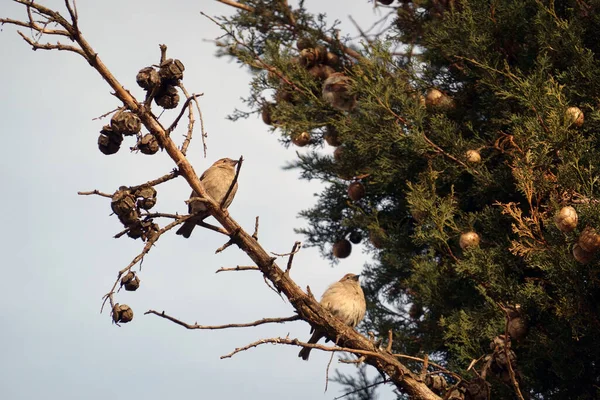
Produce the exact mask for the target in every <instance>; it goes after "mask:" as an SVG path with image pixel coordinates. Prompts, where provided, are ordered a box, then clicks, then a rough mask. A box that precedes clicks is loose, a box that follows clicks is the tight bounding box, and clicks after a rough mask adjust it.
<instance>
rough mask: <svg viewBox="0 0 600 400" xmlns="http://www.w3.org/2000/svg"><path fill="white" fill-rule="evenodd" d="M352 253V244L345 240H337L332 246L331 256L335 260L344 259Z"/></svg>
mask: <svg viewBox="0 0 600 400" xmlns="http://www.w3.org/2000/svg"><path fill="white" fill-rule="evenodd" d="M350 253H352V244H351V243H350V242H349V241H347V240H346V239H341V240H338V241H337V242H335V243H334V244H333V255H334V256H335V257H337V258H346V257H348V256H349V255H350Z"/></svg>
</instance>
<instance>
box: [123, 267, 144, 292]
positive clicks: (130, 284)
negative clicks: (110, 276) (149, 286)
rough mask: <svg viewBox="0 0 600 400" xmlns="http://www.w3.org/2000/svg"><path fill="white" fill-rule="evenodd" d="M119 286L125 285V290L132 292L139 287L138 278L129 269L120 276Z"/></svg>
mask: <svg viewBox="0 0 600 400" xmlns="http://www.w3.org/2000/svg"><path fill="white" fill-rule="evenodd" d="M121 286H122V287H123V286H124V287H125V290H127V291H129V292H134V291H136V290H137V289H138V288H139V287H140V278H139V277H138V276H137V275H136V274H135V272H131V271H129V272H128V273H127V274H125V276H124V277H123V278H121Z"/></svg>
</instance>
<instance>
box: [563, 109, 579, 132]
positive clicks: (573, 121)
mask: <svg viewBox="0 0 600 400" xmlns="http://www.w3.org/2000/svg"><path fill="white" fill-rule="evenodd" d="M565 119H566V120H567V123H568V124H569V125H571V126H574V127H576V128H581V127H582V126H583V121H584V115H583V111H581V110H580V109H579V107H569V108H567V110H566V111H565Z"/></svg>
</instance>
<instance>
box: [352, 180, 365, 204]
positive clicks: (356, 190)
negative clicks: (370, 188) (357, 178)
mask: <svg viewBox="0 0 600 400" xmlns="http://www.w3.org/2000/svg"><path fill="white" fill-rule="evenodd" d="M366 194H367V191H366V190H365V186H364V185H363V184H362V183H360V182H352V183H351V184H350V185H349V186H348V197H349V198H350V200H352V201H359V200H360V199H362V198H363V197H365V195H366Z"/></svg>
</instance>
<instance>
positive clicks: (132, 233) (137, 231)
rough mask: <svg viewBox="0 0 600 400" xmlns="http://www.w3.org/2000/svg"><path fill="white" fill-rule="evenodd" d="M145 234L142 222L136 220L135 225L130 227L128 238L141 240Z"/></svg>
mask: <svg viewBox="0 0 600 400" xmlns="http://www.w3.org/2000/svg"><path fill="white" fill-rule="evenodd" d="M143 234H144V227H143V226H142V223H141V221H139V220H137V219H136V220H135V222H134V223H133V224H131V225H130V226H129V231H127V236H129V237H130V238H132V239H139V238H141V237H142V235H143Z"/></svg>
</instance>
